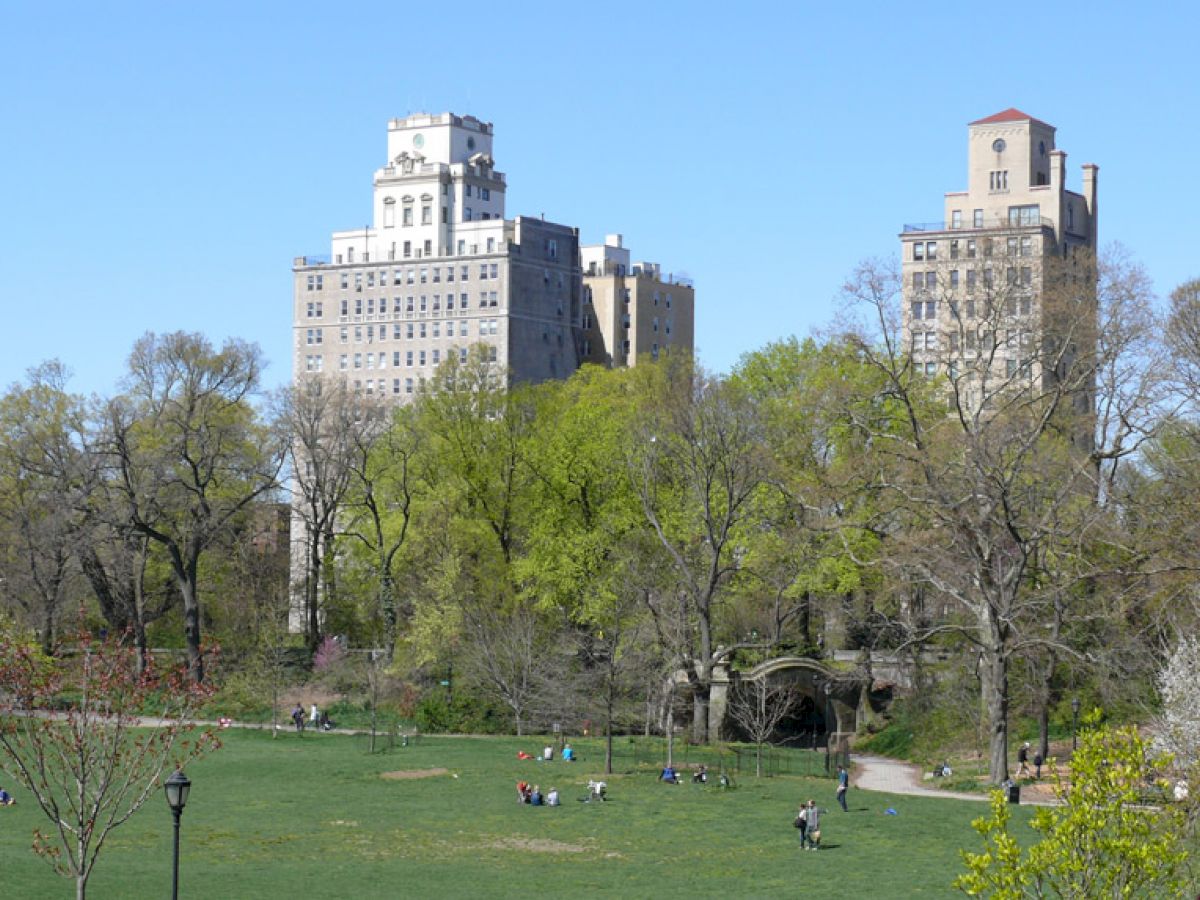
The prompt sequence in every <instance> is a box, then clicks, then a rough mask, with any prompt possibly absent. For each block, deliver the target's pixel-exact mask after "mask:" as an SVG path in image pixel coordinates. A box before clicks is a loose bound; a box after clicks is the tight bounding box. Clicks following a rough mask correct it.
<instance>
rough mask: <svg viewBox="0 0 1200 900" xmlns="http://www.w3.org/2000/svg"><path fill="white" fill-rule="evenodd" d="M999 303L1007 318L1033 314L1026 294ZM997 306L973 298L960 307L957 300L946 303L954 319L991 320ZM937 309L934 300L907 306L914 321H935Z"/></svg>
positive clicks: (1030, 300)
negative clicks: (979, 318) (984, 318)
mask: <svg viewBox="0 0 1200 900" xmlns="http://www.w3.org/2000/svg"><path fill="white" fill-rule="evenodd" d="M1001 303H1002V304H1003V307H1004V314H1005V315H1007V316H1028V315H1032V314H1033V297H1031V296H1030V295H1028V294H1024V295H1022V296H1015V295H1014V296H1011V297H1005V298H1004V299H1003V301H1001ZM999 305H1000V304H999V303H995V302H993V301H991V300H984V301H980V302H979V303H978V304H977V303H976V302H975V298H973V297H968V298H967V300H966V302H965V303H963V304H962V306H960V305H959V302H958V301H957V300H951V301H949V303H948V306H949V310H950V315H951V316H952V317H953V318H956V319H957V318H967V319H974V318H978V317H981V316H982V317H986V318H991V317H992V316H993V315H995V313H996V312H997V307H998V306H999ZM937 307H938V301H936V300H914V301H912V303H911V304H909V313H910V314H911V316H910V317H911V318H912V319H914V320H917V319H936V318H937Z"/></svg>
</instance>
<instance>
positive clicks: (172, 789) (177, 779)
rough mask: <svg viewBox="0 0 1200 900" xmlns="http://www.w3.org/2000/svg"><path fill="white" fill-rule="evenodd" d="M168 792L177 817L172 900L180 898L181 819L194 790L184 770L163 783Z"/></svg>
mask: <svg viewBox="0 0 1200 900" xmlns="http://www.w3.org/2000/svg"><path fill="white" fill-rule="evenodd" d="M163 789H164V790H165V791H166V792H167V806H169V807H171V812H172V813H173V814H174V816H175V862H174V865H173V867H172V874H171V900H178V897H179V817H180V816H181V815H183V808H184V807H185V806H186V805H187V799H188V791H190V790H191V789H192V782H191V780H190V779H189V778H188V777H187V776H186V775H184V774H183V769H176V770H175V771H174V772H172V773H171V777H170V778H168V779H167V780H166V781H165V782H164V783H163Z"/></svg>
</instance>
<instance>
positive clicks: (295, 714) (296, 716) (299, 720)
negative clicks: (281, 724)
mask: <svg viewBox="0 0 1200 900" xmlns="http://www.w3.org/2000/svg"><path fill="white" fill-rule="evenodd" d="M292 723H293V724H294V725H295V726H296V730H297V731H303V730H304V707H302V706H301V705H300V704H299V703H297V704H296V708H295V709H293V710H292Z"/></svg>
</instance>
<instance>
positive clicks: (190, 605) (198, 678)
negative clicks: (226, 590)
mask: <svg viewBox="0 0 1200 900" xmlns="http://www.w3.org/2000/svg"><path fill="white" fill-rule="evenodd" d="M178 582H179V593H180V594H182V595H183V636H184V640H185V641H186V642H187V655H188V673H189V674H190V675H191V676H192V681H194V682H195V683H196V684H200V683H201V682H203V681H204V657H203V656H202V655H201V653H200V603H199V600H198V598H197V596H196V565H195V563H194V562H193V563H191V564H189V565H188V566H187V567H186V568H185V569H184V571H183V572H180V573H179V574H178Z"/></svg>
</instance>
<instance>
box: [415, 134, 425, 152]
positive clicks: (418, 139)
mask: <svg viewBox="0 0 1200 900" xmlns="http://www.w3.org/2000/svg"><path fill="white" fill-rule="evenodd" d="M413 146H414V147H416V148H417V149H418V150H420V149H421V148H422V147H424V146H425V135H423V134H414V135H413Z"/></svg>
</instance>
